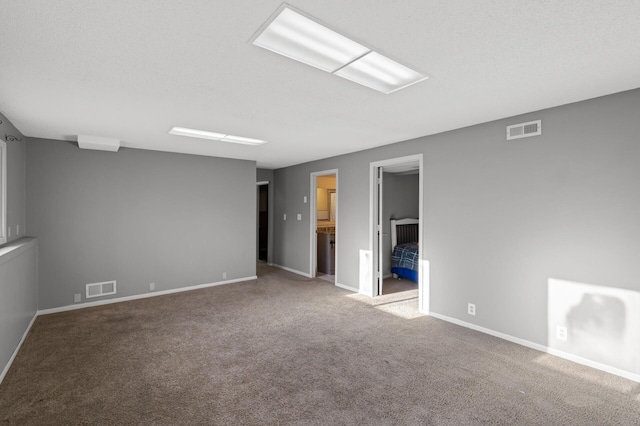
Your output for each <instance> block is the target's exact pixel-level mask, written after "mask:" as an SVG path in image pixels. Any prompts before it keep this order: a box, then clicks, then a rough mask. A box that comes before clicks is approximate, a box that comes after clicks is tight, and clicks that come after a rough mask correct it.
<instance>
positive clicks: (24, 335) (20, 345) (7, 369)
mask: <svg viewBox="0 0 640 426" xmlns="http://www.w3.org/2000/svg"><path fill="white" fill-rule="evenodd" d="M36 318H38V312H36V313H35V314H33V318H31V321H30V322H29V325H28V326H27V329H26V330H25V331H24V334H22V338H21V339H20V342H19V343H18V346H16V349H15V350H14V351H13V354H11V358H9V361H7V365H5V366H4V370H2V373H1V374H0V384H1V383H2V381H3V380H4V376H6V375H7V372H8V371H9V368H11V364H13V360H14V359H15V358H16V355H18V352H19V351H20V348H21V347H22V343H24V340H25V339H26V338H27V334H29V331H31V326H33V323H34V322H35V321H36Z"/></svg>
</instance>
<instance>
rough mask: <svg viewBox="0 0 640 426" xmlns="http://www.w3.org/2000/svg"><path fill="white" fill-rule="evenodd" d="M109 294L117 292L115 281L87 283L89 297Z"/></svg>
mask: <svg viewBox="0 0 640 426" xmlns="http://www.w3.org/2000/svg"><path fill="white" fill-rule="evenodd" d="M108 294H116V282H115V281H105V282H102V283H92V284H87V299H89V298H91V297H100V296H106V295H108Z"/></svg>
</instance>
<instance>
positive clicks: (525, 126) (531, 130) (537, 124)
mask: <svg viewBox="0 0 640 426" xmlns="http://www.w3.org/2000/svg"><path fill="white" fill-rule="evenodd" d="M541 134H542V120H536V121H529V122H527V123H520V124H514V125H512V126H507V140H511V139H520V138H528V137H530V136H538V135H541Z"/></svg>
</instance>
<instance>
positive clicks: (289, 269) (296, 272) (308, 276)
mask: <svg viewBox="0 0 640 426" xmlns="http://www.w3.org/2000/svg"><path fill="white" fill-rule="evenodd" d="M271 266H273V267H274V268H279V269H284V270H285V271H289V272H293V273H294V274H298V275H302V276H303V277H307V278H313V277H312V276H311V274H308V273H306V272H302V271H298V270H297V269H292V268H287V267H286V266H282V265H276V264H275V263H274V264H273V265H271Z"/></svg>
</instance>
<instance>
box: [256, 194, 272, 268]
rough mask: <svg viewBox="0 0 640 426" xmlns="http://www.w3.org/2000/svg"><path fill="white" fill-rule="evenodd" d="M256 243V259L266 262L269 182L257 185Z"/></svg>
mask: <svg viewBox="0 0 640 426" xmlns="http://www.w3.org/2000/svg"><path fill="white" fill-rule="evenodd" d="M257 188H258V191H257V197H258V199H257V207H258V209H257V210H258V211H257V226H258V229H257V232H256V237H257V242H256V247H257V249H256V251H257V253H256V257H257V259H258V260H260V261H263V262H267V261H268V259H269V182H258V184H257Z"/></svg>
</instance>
